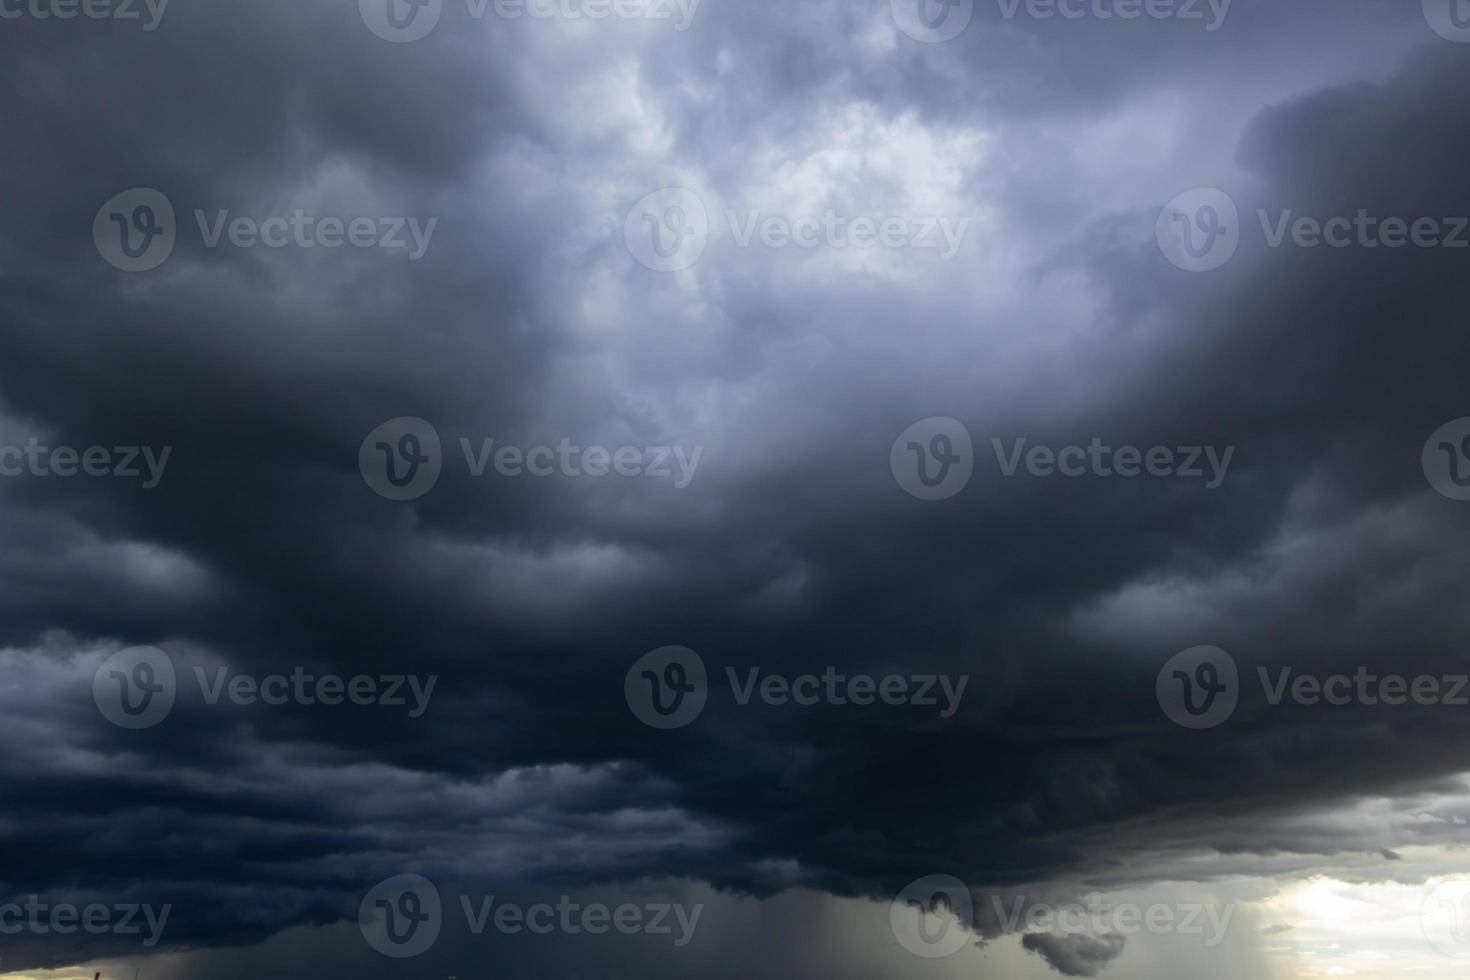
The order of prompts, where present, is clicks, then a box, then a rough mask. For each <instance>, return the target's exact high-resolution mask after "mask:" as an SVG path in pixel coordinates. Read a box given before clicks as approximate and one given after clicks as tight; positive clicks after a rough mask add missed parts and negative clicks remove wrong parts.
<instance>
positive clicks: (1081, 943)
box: [1021, 933, 1128, 977]
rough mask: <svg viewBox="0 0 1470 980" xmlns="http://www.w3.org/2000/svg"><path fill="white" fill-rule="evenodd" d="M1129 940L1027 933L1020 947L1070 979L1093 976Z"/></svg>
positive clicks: (1120, 937) (1121, 950) (1073, 934)
mask: <svg viewBox="0 0 1470 980" xmlns="http://www.w3.org/2000/svg"><path fill="white" fill-rule="evenodd" d="M1127 944H1128V941H1127V940H1126V939H1125V938H1124V937H1122V936H1084V935H1082V934H1080V933H1072V934H1071V935H1064V936H1063V935H1052V934H1050V933H1028V934H1027V935H1025V936H1023V937H1022V939H1021V945H1023V946H1024V947H1026V949H1028V950H1030V951H1031V952H1033V953H1035V954H1036V955H1038V956H1040V957H1041V958H1042V959H1044V960H1046V961H1047V962H1048V963H1050V964H1051V965H1052V967H1053V968H1055V969H1056V971H1057V972H1058V973H1061V974H1063V975H1064V976H1069V977H1095V976H1097V975H1098V974H1099V973H1101V972H1102V971H1103V970H1104V969H1105V968H1106V967H1107V965H1108V964H1109V963H1111V962H1112V961H1113V960H1115V959H1117V958H1118V954H1120V953H1122V952H1123V947H1124V946H1126V945H1127Z"/></svg>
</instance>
